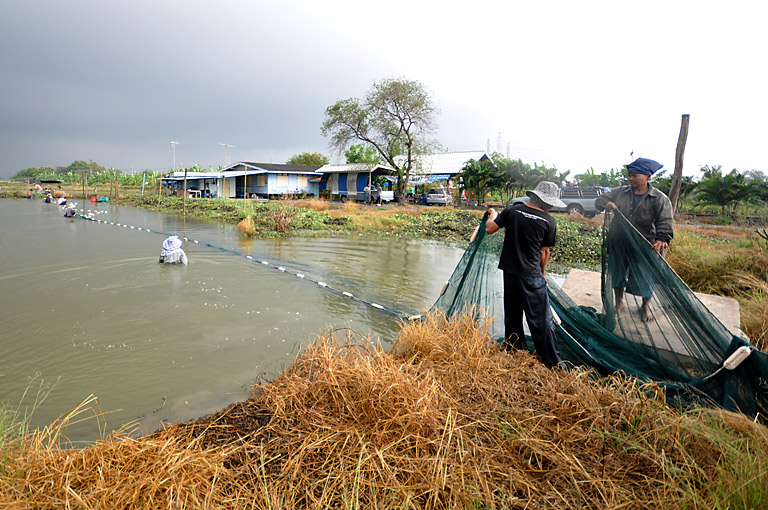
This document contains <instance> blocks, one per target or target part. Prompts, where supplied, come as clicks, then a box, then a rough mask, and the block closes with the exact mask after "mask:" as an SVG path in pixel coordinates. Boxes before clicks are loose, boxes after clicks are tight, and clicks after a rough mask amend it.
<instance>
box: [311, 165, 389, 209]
mask: <svg viewBox="0 0 768 510" xmlns="http://www.w3.org/2000/svg"><path fill="white" fill-rule="evenodd" d="M317 173H318V174H321V175H322V177H321V178H320V183H319V189H320V191H327V192H328V194H329V195H330V196H331V197H334V196H338V197H339V199H340V200H341V201H342V202H343V201H345V200H346V199H347V198H349V199H353V200H364V199H365V197H366V192H365V188H366V186H368V187H370V186H371V185H372V184H373V182H374V177H376V176H380V175H384V176H390V175H392V174H394V173H395V170H394V169H393V168H392V167H391V166H388V165H382V164H379V163H348V164H345V165H325V166H323V167H320V168H318V169H317Z"/></svg>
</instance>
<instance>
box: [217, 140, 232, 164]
mask: <svg viewBox="0 0 768 510" xmlns="http://www.w3.org/2000/svg"><path fill="white" fill-rule="evenodd" d="M219 145H223V146H224V167H225V168H226V167H227V166H228V165H229V158H228V157H227V149H229V148H230V147H234V145H230V144H228V143H220V144H219Z"/></svg>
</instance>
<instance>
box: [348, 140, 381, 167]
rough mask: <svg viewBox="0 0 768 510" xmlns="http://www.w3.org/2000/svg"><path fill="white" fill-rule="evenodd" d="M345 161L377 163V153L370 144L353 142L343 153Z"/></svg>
mask: <svg viewBox="0 0 768 510" xmlns="http://www.w3.org/2000/svg"><path fill="white" fill-rule="evenodd" d="M344 156H345V157H346V158H347V163H378V162H379V161H380V160H379V153H378V152H376V149H374V148H373V147H372V146H370V145H363V144H362V143H354V144H352V145H351V146H350V147H349V149H347V151H346V152H345V153H344Z"/></svg>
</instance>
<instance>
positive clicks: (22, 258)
mask: <svg viewBox="0 0 768 510" xmlns="http://www.w3.org/2000/svg"><path fill="white" fill-rule="evenodd" d="M78 208H84V211H81V212H82V213H83V214H86V212H90V214H91V215H92V217H93V218H97V219H100V220H103V221H105V223H98V222H95V221H86V220H83V219H77V218H76V219H68V218H64V217H63V215H62V211H61V210H60V209H59V207H58V206H56V205H55V204H45V203H43V202H42V201H41V200H32V201H28V200H18V199H3V200H0V347H1V348H2V354H1V355H0V400H5V401H9V402H11V403H13V404H16V403H18V401H19V399H20V398H21V395H22V393H23V392H24V390H25V388H27V385H28V378H30V377H34V376H35V374H40V377H41V378H43V379H44V380H45V381H49V382H56V385H55V387H54V390H53V392H52V393H51V395H50V396H49V397H48V398H47V399H46V400H45V401H44V402H43V404H42V406H41V407H40V408H39V409H38V410H37V411H35V414H34V419H33V421H32V423H33V425H35V426H41V425H47V424H49V423H50V422H51V421H52V420H53V419H55V418H56V417H57V416H59V415H61V414H63V413H66V412H68V411H70V410H71V409H73V408H74V407H76V406H77V405H78V404H79V403H80V402H81V401H82V400H84V399H85V398H87V397H88V396H89V395H91V394H94V395H96V396H97V397H98V399H99V404H100V406H101V409H102V411H105V412H110V414H107V415H106V416H105V417H104V418H103V419H102V420H101V426H102V427H103V426H104V421H106V430H107V431H109V430H112V429H116V428H118V427H120V426H121V425H123V424H124V423H127V422H130V421H132V420H137V419H138V420H140V423H141V424H142V425H143V426H144V427H145V428H146V429H147V430H148V431H152V430H155V429H157V427H158V426H159V424H160V422H161V420H167V421H170V422H175V421H181V420H188V419H193V418H196V417H199V416H203V415H205V414H208V413H211V412H215V411H217V410H219V409H221V408H222V407H224V406H226V405H227V404H229V403H231V402H235V401H239V400H242V399H243V398H245V397H246V396H247V395H248V388H249V386H250V385H251V384H252V383H253V382H254V381H255V380H256V378H258V377H260V376H267V377H270V376H273V375H274V374H276V373H278V372H279V371H280V370H281V369H282V367H284V366H286V365H287V364H289V363H290V362H291V360H292V359H293V357H294V356H295V353H296V351H297V349H298V348H299V347H300V346H302V345H306V344H308V343H310V342H311V341H312V340H313V339H314V338H316V336H317V335H318V334H320V333H322V332H324V331H327V330H328V329H329V328H351V329H352V330H353V331H355V332H357V333H360V334H362V335H371V336H372V337H373V338H374V339H378V340H381V341H382V342H384V343H388V342H389V341H390V340H391V339H392V338H393V337H394V335H395V333H396V331H397V329H398V324H399V320H398V319H397V318H396V317H394V316H392V315H390V314H387V313H384V312H382V311H380V310H377V309H375V308H372V307H370V306H368V305H365V304H364V303H361V302H359V301H357V300H355V299H350V298H349V297H347V296H344V295H340V294H338V293H334V292H331V291H329V290H327V289H325V288H323V287H321V286H319V285H317V284H316V283H313V282H312V281H311V280H314V281H315V282H317V281H321V282H325V283H327V284H328V285H329V286H331V287H334V288H336V289H339V290H341V291H345V292H349V293H351V294H353V295H355V296H358V297H360V298H361V299H364V300H367V301H371V302H375V303H379V304H381V305H382V306H384V307H386V308H390V309H393V310H398V311H402V312H405V313H408V314H413V313H421V312H423V311H424V310H426V309H427V308H428V307H429V306H430V305H431V304H432V303H433V302H434V300H435V299H436V298H437V295H438V293H439V291H440V288H441V286H442V284H443V282H444V281H445V280H446V279H447V278H448V277H449V276H450V274H451V272H452V270H453V268H454V266H455V264H456V262H457V261H458V260H459V258H460V257H461V254H462V250H459V249H455V248H446V247H440V246H437V245H435V244H433V243H425V242H407V241H387V242H384V241H371V240H364V239H351V240H350V239H335V238H326V239H284V240H275V241H263V240H256V241H254V240H251V239H247V238H244V237H242V236H240V234H238V233H237V231H235V230H234V229H232V228H231V227H225V226H221V225H218V224H215V223H207V222H196V221H190V220H186V221H185V220H184V219H183V218H181V217H177V216H169V215H163V214H158V213H153V212H148V211H144V210H140V209H135V208H132V207H119V206H112V205H110V204H107V203H101V204H95V205H92V204H90V203H87V204H84V205H83V204H78ZM106 222H112V223H120V226H118V225H111V224H109V223H106ZM125 225H128V226H125ZM131 227H133V228H131ZM139 229H141V230H139ZM146 229H149V230H150V231H151V232H147V230H146ZM156 232H163V233H169V234H175V235H179V236H180V237H188V238H189V239H190V240H198V241H200V243H194V242H186V243H185V244H184V249H185V251H186V252H187V255H188V257H189V260H190V264H189V265H188V266H164V265H161V264H158V263H157V257H158V255H159V252H160V249H161V244H162V241H163V239H165V236H164V235H161V234H159V233H156ZM206 244H210V245H213V246H215V247H221V248H225V249H227V250H233V251H236V252H238V253H241V254H245V255H250V256H251V257H252V258H253V260H249V259H248V258H246V257H245V256H243V255H239V254H236V253H231V252H228V251H223V250H220V249H216V248H213V247H209V246H207V245H206ZM262 260H263V261H267V262H269V265H264V264H261V261H262ZM275 266H282V267H285V268H286V272H281V271H279V270H277V269H275ZM296 273H301V274H304V275H306V278H304V279H302V278H298V277H297V276H296ZM34 387H36V386H34ZM29 398H30V397H28V399H29ZM68 435H69V437H70V438H71V439H72V440H74V441H80V440H92V439H96V438H98V437H99V422H98V421H96V420H86V421H85V422H83V423H80V424H77V425H74V426H71V427H70V428H69V430H68Z"/></svg>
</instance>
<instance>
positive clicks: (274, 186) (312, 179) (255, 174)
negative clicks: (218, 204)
mask: <svg viewBox="0 0 768 510" xmlns="http://www.w3.org/2000/svg"><path fill="white" fill-rule="evenodd" d="M318 168H320V167H319V166H310V165H284V164H276V163H251V162H248V161H240V162H238V163H235V164H234V165H230V166H228V167H227V168H224V169H222V170H221V172H220V173H221V180H220V183H219V184H220V189H221V196H222V197H225V198H244V197H245V198H275V197H276V196H284V195H299V196H301V195H312V196H318V185H319V179H317V177H318V174H317V173H316V172H315V171H316V170H317V169H318Z"/></svg>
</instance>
